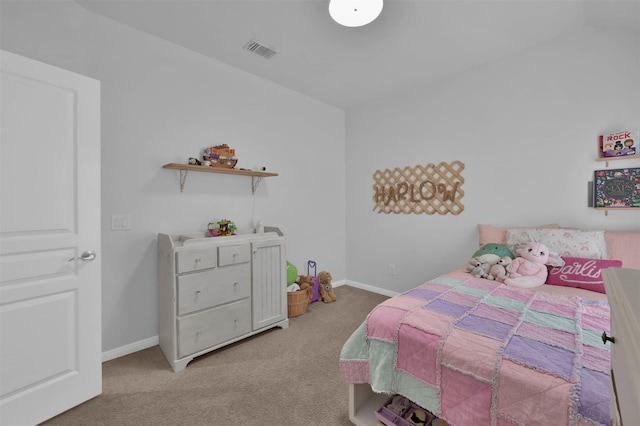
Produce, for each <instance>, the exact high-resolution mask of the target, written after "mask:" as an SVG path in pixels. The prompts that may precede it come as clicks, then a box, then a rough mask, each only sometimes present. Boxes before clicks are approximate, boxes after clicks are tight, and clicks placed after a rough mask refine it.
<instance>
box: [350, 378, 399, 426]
mask: <svg viewBox="0 0 640 426" xmlns="http://www.w3.org/2000/svg"><path fill="white" fill-rule="evenodd" d="M387 399H389V395H386V394H384V393H375V392H374V391H372V390H371V386H369V384H368V383H359V384H349V420H350V421H351V423H353V424H354V425H356V426H376V425H377V424H378V419H377V417H376V415H375V412H376V411H377V410H378V408H380V407H382V405H383V404H384V403H385V402H386V401H387Z"/></svg>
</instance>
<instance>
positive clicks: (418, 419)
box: [405, 408, 431, 426]
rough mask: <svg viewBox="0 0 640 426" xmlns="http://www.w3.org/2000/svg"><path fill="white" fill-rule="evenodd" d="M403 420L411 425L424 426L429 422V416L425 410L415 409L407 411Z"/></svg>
mask: <svg viewBox="0 0 640 426" xmlns="http://www.w3.org/2000/svg"><path fill="white" fill-rule="evenodd" d="M405 420H407V421H408V422H409V423H410V424H412V425H416V426H426V424H427V423H428V422H429V420H431V416H429V414H427V412H426V411H425V410H423V409H421V408H416V409H413V410H409V412H408V413H407V415H406V417H405Z"/></svg>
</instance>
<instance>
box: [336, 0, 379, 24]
mask: <svg viewBox="0 0 640 426" xmlns="http://www.w3.org/2000/svg"><path fill="white" fill-rule="evenodd" d="M382 2H383V0H331V1H330V2H329V15H331V17H332V18H333V20H334V21H336V22H337V23H338V24H340V25H344V26H345V27H361V26H363V25H367V24H368V23H370V22H372V21H373V20H374V19H376V18H377V17H378V16H379V15H380V12H382Z"/></svg>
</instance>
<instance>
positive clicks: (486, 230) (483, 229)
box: [478, 223, 560, 247]
mask: <svg viewBox="0 0 640 426" xmlns="http://www.w3.org/2000/svg"><path fill="white" fill-rule="evenodd" d="M513 228H514V227H505V226H493V225H485V224H478V236H479V238H478V246H479V247H482V246H484V245H485V244H489V243H496V244H507V239H506V233H507V231H508V230H509V229H513ZM534 228H560V225H558V224H557V223H551V224H549V225H540V226H535V227H534Z"/></svg>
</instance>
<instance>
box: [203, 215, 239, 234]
mask: <svg viewBox="0 0 640 426" xmlns="http://www.w3.org/2000/svg"><path fill="white" fill-rule="evenodd" d="M208 228H209V229H208V232H209V235H211V236H212V237H225V236H228V235H235V233H236V230H237V229H238V228H237V227H236V225H235V224H234V223H233V222H232V221H230V220H228V219H222V220H220V221H218V222H209V225H208Z"/></svg>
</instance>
